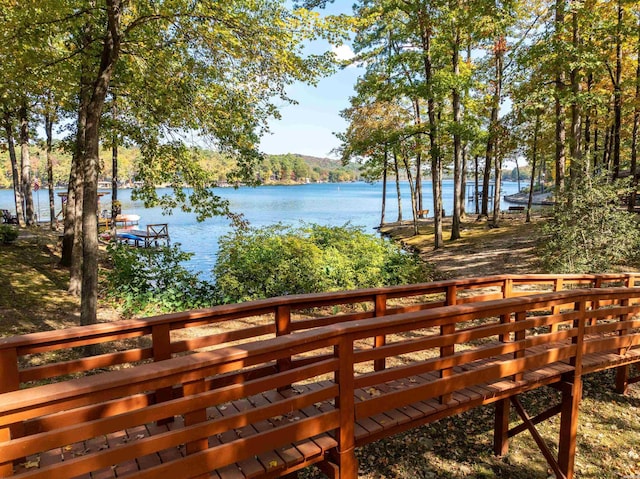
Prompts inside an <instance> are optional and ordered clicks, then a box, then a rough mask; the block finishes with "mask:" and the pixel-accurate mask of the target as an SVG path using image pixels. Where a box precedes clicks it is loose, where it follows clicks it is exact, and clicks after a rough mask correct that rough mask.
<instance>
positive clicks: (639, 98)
mask: <svg viewBox="0 0 640 479" xmlns="http://www.w3.org/2000/svg"><path fill="white" fill-rule="evenodd" d="M636 48H637V50H638V51H637V52H636V55H637V57H636V94H635V107H634V109H633V131H632V133H631V194H630V195H629V211H633V210H634V209H635V206H636V195H637V193H638V171H637V169H638V129H640V15H638V41H637V44H636Z"/></svg>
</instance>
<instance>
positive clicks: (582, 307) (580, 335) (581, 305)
mask: <svg viewBox="0 0 640 479" xmlns="http://www.w3.org/2000/svg"><path fill="white" fill-rule="evenodd" d="M574 310H575V311H578V312H579V313H580V314H579V315H578V319H575V320H574V321H573V327H574V328H576V329H577V334H576V335H575V336H574V337H573V338H571V342H572V343H573V344H575V345H576V355H575V356H574V357H572V358H571V359H570V360H569V363H570V364H571V365H572V366H573V367H574V375H575V376H576V377H579V376H582V355H583V353H584V334H585V328H586V324H587V302H586V301H584V300H583V301H579V302H576V303H574Z"/></svg>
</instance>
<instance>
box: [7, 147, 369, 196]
mask: <svg viewBox="0 0 640 479" xmlns="http://www.w3.org/2000/svg"><path fill="white" fill-rule="evenodd" d="M195 149H196V147H194V150H195ZM140 156H141V155H140V150H139V149H138V148H133V147H124V148H119V149H118V165H117V168H118V184H119V185H120V186H130V185H132V184H134V182H136V181H138V179H139V174H138V166H137V165H138V162H139V160H140ZM200 156H201V157H200V160H199V162H198V163H199V165H200V166H201V167H202V168H203V170H204V171H206V172H208V174H209V175H210V177H211V185H212V186H215V185H219V184H227V183H228V175H229V174H231V173H232V172H233V171H234V167H235V160H234V158H233V157H231V156H228V155H222V154H220V153H218V152H215V151H211V150H207V149H201V155H200ZM45 157H46V151H45V149H44V148H41V147H40V146H39V145H37V144H36V146H32V147H31V148H30V159H31V176H32V178H33V180H32V181H36V179H37V180H38V181H39V182H40V183H41V184H42V185H44V186H48V182H46V181H44V182H43V181H42V179H46V178H47V176H48V172H47V163H46V161H45ZM50 159H51V167H52V170H53V171H52V177H53V183H52V184H53V185H54V186H55V187H57V188H61V187H66V186H67V181H68V180H69V168H70V165H71V154H69V153H68V152H67V151H66V150H65V149H64V144H63V143H62V142H60V141H54V144H53V148H52V151H51V152H50ZM106 160H107V161H106ZM108 160H111V151H110V150H109V151H107V150H102V151H101V157H100V172H99V174H98V181H100V182H109V183H111V180H112V177H113V173H112V171H113V165H112V162H111V161H108ZM254 169H255V173H254V174H255V175H256V178H257V179H258V180H259V181H260V184H294V183H317V182H343V181H355V180H357V179H359V178H360V175H359V171H358V166H357V165H355V164H353V165H347V166H343V165H342V164H341V162H340V161H339V160H333V159H329V158H316V157H311V156H305V155H299V154H292V153H288V154H284V155H264V158H263V159H262V160H261V161H259V162H257V164H256V165H255V168H254ZM12 186H13V178H12V171H11V162H10V159H9V155H8V153H5V154H2V153H0V188H12Z"/></svg>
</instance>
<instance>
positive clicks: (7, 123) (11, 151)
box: [4, 112, 25, 227]
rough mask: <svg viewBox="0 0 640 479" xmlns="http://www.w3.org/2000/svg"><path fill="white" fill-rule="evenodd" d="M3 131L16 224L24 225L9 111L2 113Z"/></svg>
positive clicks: (18, 173)
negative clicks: (5, 140) (11, 183)
mask: <svg viewBox="0 0 640 479" xmlns="http://www.w3.org/2000/svg"><path fill="white" fill-rule="evenodd" d="M4 131H5V134H6V136H7V148H8V150H9V159H10V160H11V176H12V178H13V198H14V201H15V205H16V216H17V217H18V225H19V226H21V227H24V226H25V222H24V207H23V206H24V203H23V199H22V181H21V176H20V168H19V166H18V156H17V155H16V145H15V142H14V139H13V121H12V120H11V114H10V113H9V112H5V114H4Z"/></svg>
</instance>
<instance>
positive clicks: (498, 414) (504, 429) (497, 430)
mask: <svg viewBox="0 0 640 479" xmlns="http://www.w3.org/2000/svg"><path fill="white" fill-rule="evenodd" d="M510 412H511V403H510V402H509V399H508V398H507V399H501V400H500V401H498V402H496V410H495V427H494V431H493V453H494V454H495V455H496V456H504V455H505V454H506V453H507V452H508V451H509V413H510Z"/></svg>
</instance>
